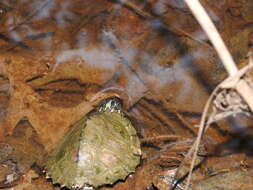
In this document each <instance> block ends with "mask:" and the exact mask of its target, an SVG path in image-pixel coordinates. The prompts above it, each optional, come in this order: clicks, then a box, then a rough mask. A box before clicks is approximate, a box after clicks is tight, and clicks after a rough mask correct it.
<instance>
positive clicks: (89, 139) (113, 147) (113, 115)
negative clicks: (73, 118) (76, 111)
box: [46, 100, 141, 188]
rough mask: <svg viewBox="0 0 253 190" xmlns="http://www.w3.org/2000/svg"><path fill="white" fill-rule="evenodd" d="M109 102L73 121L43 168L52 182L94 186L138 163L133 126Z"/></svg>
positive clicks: (112, 179)
mask: <svg viewBox="0 0 253 190" xmlns="http://www.w3.org/2000/svg"><path fill="white" fill-rule="evenodd" d="M113 101H115V100H110V101H107V103H106V104H103V105H102V106H100V108H99V110H100V111H99V112H96V113H93V114H91V115H89V116H87V117H84V118H83V119H81V120H80V121H78V122H77V123H76V124H74V125H73V126H72V128H71V131H70V132H69V133H68V134H67V135H66V137H65V138H64V139H63V140H62V142H61V143H60V144H59V146H58V147H57V148H56V150H55V151H54V152H53V154H52V155H51V156H50V157H49V159H48V161H47V163H46V171H47V174H48V175H49V176H50V177H51V178H52V181H53V183H54V184H55V183H58V184H60V185H61V186H66V187H68V188H81V187H84V186H85V185H91V186H94V187H98V186H101V185H105V184H113V183H115V182H116V181H117V180H120V179H125V178H126V177H127V176H128V175H129V174H130V173H132V172H134V171H135V168H136V166H137V165H138V164H139V163H140V155H141V149H140V142H139V139H138V137H137V135H136V130H135V128H134V127H133V126H132V124H131V123H130V121H129V120H128V119H127V118H126V117H124V114H123V113H121V112H120V110H119V109H116V107H115V106H118V104H115V102H113ZM117 108H118V107H117Z"/></svg>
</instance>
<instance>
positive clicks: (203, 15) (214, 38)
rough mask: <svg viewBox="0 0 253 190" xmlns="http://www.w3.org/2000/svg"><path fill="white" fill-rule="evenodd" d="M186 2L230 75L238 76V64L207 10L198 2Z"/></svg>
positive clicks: (191, 0)
mask: <svg viewBox="0 0 253 190" xmlns="http://www.w3.org/2000/svg"><path fill="white" fill-rule="evenodd" d="M185 2H186V4H187V5H188V6H189V8H190V9H191V11H192V13H193V15H194V16H195V18H196V19H197V20H198V22H199V24H200V25H201V27H202V28H203V30H204V31H205V32H206V34H207V36H208V37H209V39H210V41H211V43H212V44H213V46H214V48H215V49H216V51H217V53H218V55H219V57H220V59H221V60H222V63H223V65H224V67H225V68H226V70H227V72H228V73H229V75H230V76H232V75H234V74H236V73H237V71H238V69H237V67H236V64H235V62H234V60H233V58H232V56H231V54H230V53H229V51H228V49H227V48H226V45H225V44H224V42H223V40H222V39H221V37H220V35H219V33H218V31H217V29H216V28H215V26H214V24H213V22H212V21H211V19H210V17H209V16H208V14H207V12H206V11H205V9H204V8H203V7H202V5H201V4H200V3H199V1H198V0H185Z"/></svg>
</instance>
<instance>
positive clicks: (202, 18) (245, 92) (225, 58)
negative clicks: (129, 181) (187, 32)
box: [185, 0, 253, 190]
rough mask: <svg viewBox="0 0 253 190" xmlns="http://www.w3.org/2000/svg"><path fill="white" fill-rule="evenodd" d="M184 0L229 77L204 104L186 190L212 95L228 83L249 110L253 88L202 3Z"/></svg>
mask: <svg viewBox="0 0 253 190" xmlns="http://www.w3.org/2000/svg"><path fill="white" fill-rule="evenodd" d="M185 2H186V3H187V5H188V6H189V8H190V9H191V11H192V13H193V14H194V16H195V17H196V19H197V20H198V22H199V23H200V25H201V26H202V28H203V29H204V31H205V32H206V33H207V36H208V37H209V39H210V41H211V42H212V44H213V46H214V47H215V49H216V51H217V53H218V55H219V57H220V59H221V60H222V63H223V65H224V67H225V68H226V70H227V72H228V73H229V75H230V77H229V78H228V79H226V80H224V81H223V82H222V83H221V84H219V85H218V86H217V87H216V88H215V90H214V91H213V92H212V94H211V96H210V97H209V99H208V101H207V103H206V105H205V108H204V112H203V115H202V118H201V122H200V128H199V132H198V137H197V139H196V141H195V143H194V145H193V147H192V149H191V150H190V151H191V152H192V151H193V159H192V162H191V166H190V170H189V176H188V178H187V182H186V186H185V190H188V189H189V185H190V180H191V175H192V171H193V167H194V164H195V160H196V157H197V151H198V147H199V144H200V141H201V137H202V135H203V133H204V132H205V130H206V129H207V127H208V125H206V117H207V113H208V110H209V106H210V104H211V102H212V99H213V97H214V96H215V94H216V93H217V90H218V89H220V88H222V86H224V85H226V84H230V85H231V88H234V89H236V90H237V92H238V93H239V94H240V95H241V96H242V97H243V99H244V100H245V101H246V102H247V104H248V105H249V107H250V109H251V111H253V100H252V99H251V97H252V96H253V90H252V88H251V87H250V86H249V84H248V83H247V82H246V81H245V80H244V79H241V78H240V77H239V76H240V73H242V71H239V72H238V69H237V67H236V65H235V63H234V61H233V58H232V56H231V54H230V53H229V51H228V49H227V48H226V46H225V44H224V42H223V40H222V39H221V37H220V35H219V33H218V31H217V29H216V28H215V26H214V24H213V23H212V21H211V19H210V17H209V16H208V14H207V13H206V11H205V10H204V8H203V7H202V5H201V4H200V3H199V1H198V0H185Z"/></svg>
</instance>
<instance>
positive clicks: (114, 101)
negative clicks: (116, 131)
mask: <svg viewBox="0 0 253 190" xmlns="http://www.w3.org/2000/svg"><path fill="white" fill-rule="evenodd" d="M121 109H122V102H121V100H120V99H119V98H117V97H111V98H108V99H105V100H103V101H102V103H101V104H100V106H99V110H98V111H99V112H105V111H109V112H121Z"/></svg>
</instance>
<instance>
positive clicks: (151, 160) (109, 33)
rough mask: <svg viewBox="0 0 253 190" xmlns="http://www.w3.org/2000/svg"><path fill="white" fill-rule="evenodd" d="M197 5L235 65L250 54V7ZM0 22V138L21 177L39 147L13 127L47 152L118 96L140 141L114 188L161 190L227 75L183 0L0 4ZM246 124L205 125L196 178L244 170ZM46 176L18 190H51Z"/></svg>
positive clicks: (247, 161)
mask: <svg viewBox="0 0 253 190" xmlns="http://www.w3.org/2000/svg"><path fill="white" fill-rule="evenodd" d="M202 3H203V5H205V6H206V7H207V8H208V10H209V14H210V15H211V17H212V19H213V20H214V21H215V24H216V25H217V27H218V29H219V31H220V32H221V35H222V36H223V38H224V40H225V42H226V43H227V45H228V46H229V48H230V49H231V51H232V53H233V56H234V58H235V60H236V61H238V62H239V60H242V59H243V58H244V57H245V55H246V54H247V52H248V50H249V48H250V47H249V46H248V41H249V40H250V39H248V35H249V34H250V33H251V32H252V29H253V28H252V19H251V18H252V17H250V15H252V12H251V11H250V10H251V9H250V8H249V7H252V6H253V5H252V3H251V2H250V1H245V0H241V1H220V0H219V1H218V0H215V1H212V2H211V1H206V0H205V1H204V0H203V1H202ZM0 26H1V27H0V55H1V56H0V98H1V99H0V109H1V110H0V141H1V142H2V141H3V142H5V143H8V144H10V146H16V147H19V151H17V153H15V154H17V155H18V156H15V158H13V159H14V160H16V162H18V163H22V164H21V165H18V166H19V167H22V168H23V170H18V171H22V172H23V173H26V172H27V171H28V170H29V169H30V168H31V166H32V165H33V163H36V164H37V165H39V167H42V165H43V164H41V163H43V161H42V160H43V158H37V157H36V156H33V158H31V160H29V162H22V160H24V159H25V156H26V155H27V154H29V151H33V150H34V149H35V148H36V147H33V146H32V145H31V147H30V146H28V144H29V143H30V141H29V140H26V141H24V142H26V143H25V144H26V146H18V145H17V144H18V143H17V142H16V141H15V138H17V139H19V138H21V137H19V136H18V137H15V135H14V134H16V133H15V131H17V129H18V130H21V132H22V127H21V128H20V127H19V126H20V122H21V123H23V122H25V123H29V130H28V132H27V129H26V128H25V127H24V129H23V133H21V134H24V136H29V134H30V135H31V133H32V134H33V135H32V137H33V138H32V139H36V143H37V144H39V146H40V147H41V149H40V151H41V154H43V155H44V154H45V155H46V154H47V153H48V152H50V151H52V150H53V148H54V147H55V146H56V145H57V143H58V142H59V140H60V139H61V137H62V136H64V135H65V134H66V132H67V131H68V129H69V126H70V125H71V124H73V123H74V122H75V121H77V120H79V119H80V118H81V117H83V116H84V115H85V114H86V113H88V112H89V111H91V110H92V109H93V108H94V107H96V106H97V105H98V103H99V102H100V101H101V100H103V99H105V98H107V97H110V96H118V97H120V98H121V99H122V100H123V103H124V109H125V111H126V113H127V114H128V116H129V118H130V119H131V120H132V122H133V124H134V125H135V127H136V129H137V131H138V134H139V137H140V138H141V139H142V140H143V143H142V146H143V147H142V149H143V163H142V165H141V166H140V167H139V168H138V169H137V172H136V174H135V175H133V176H132V177H131V178H128V179H127V181H126V182H124V183H123V182H121V183H117V184H116V185H115V186H113V188H114V189H133V187H134V188H135V189H137V190H138V189H146V188H151V189H152V188H155V187H157V188H159V189H166V188H168V186H169V185H170V184H169V183H170V182H169V181H170V180H167V179H168V178H171V177H172V176H173V172H172V171H173V170H172V169H175V168H177V166H178V165H179V164H180V162H181V160H182V159H183V157H184V154H185V153H186V152H187V150H188V149H189V147H190V144H187V143H186V144H185V139H191V140H192V139H193V138H194V137H195V136H196V133H197V130H198V128H197V127H196V125H197V124H198V123H199V119H200V116H201V112H202V109H203V106H204V103H205V101H206V100H207V97H208V95H209V94H210V92H211V91H212V89H213V88H214V87H215V85H217V84H218V83H219V82H220V81H221V80H222V79H223V78H224V77H225V76H226V74H225V73H224V69H223V67H222V65H221V64H220V61H219V59H218V58H217V56H216V53H215V51H214V49H213V48H212V46H211V45H210V43H209V42H208V39H207V38H206V36H205V34H204V33H203V32H202V30H201V29H200V27H199V25H198V24H197V22H196V21H195V19H194V18H193V17H192V15H191V13H190V12H189V10H188V8H187V7H186V6H185V5H184V4H183V3H182V2H181V1H172V0H171V1H170V0H169V1H162V0H159V1H156V0H154V1H147V2H143V1H133V2H131V3H127V4H122V2H121V3H119V1H110V0H98V1H92V0H86V1H82V0H74V1H71V0H46V1H45V0H31V1H26V0H22V1H13V0H3V1H1V2H0ZM251 123H252V119H251V118H250V117H247V116H243V115H240V116H238V117H235V118H230V119H228V120H224V121H222V122H219V123H216V124H214V125H212V126H211V127H210V129H209V131H208V132H207V134H206V136H205V138H204V144H205V146H206V149H207V152H208V153H207V155H208V156H206V157H207V158H205V159H203V163H202V165H201V166H200V167H199V169H197V170H196V172H195V174H194V180H196V181H197V180H201V179H203V178H209V177H211V176H214V175H218V174H220V173H223V172H224V171H225V172H230V171H234V170H250V168H251V166H252V164H253V163H252V159H251V154H252V151H251V149H249V148H248V147H250V142H251V139H252V137H251V135H250V134H251V132H250V131H251V130H250V128H249V130H246V131H245V130H243V129H244V128H245V127H250V126H251ZM29 131H30V132H29ZM31 131H32V132H31ZM242 131H243V132H242ZM168 135H174V136H177V138H173V139H171V138H169V137H168ZM151 137H152V138H153V139H151V140H150V139H149V138H151ZM10 139H11V140H10ZM235 139H236V141H235ZM187 142H188V141H187ZM220 145H222V146H220ZM36 146H37V145H36ZM21 147H23V149H26V151H27V152H25V154H24V150H22V148H21ZM24 147H28V148H24ZM20 154H21V155H20ZM8 159H9V158H8ZM8 159H7V158H4V159H2V160H1V159H0V161H1V162H0V163H4V162H5V161H6V160H8ZM15 167H16V166H15ZM11 169H12V168H11V167H10V168H7V169H6V171H11ZM22 172H21V173H22ZM147 173H148V174H147ZM10 174H11V172H10ZM28 174H30V172H28ZM4 175H5V176H6V175H7V174H4ZM231 175H232V174H231ZM228 176H229V175H228ZM4 178H5V177H3V179H4ZM28 178H29V175H28ZM31 178H32V177H31ZM35 178H36V177H35ZM37 178H38V177H37ZM37 178H36V179H37ZM228 178H229V177H228ZM0 179H2V176H1V178H0ZM25 179H26V180H27V178H25ZM29 179H30V178H29ZM43 179H44V178H43V177H41V178H39V180H37V181H36V180H35V181H33V180H30V181H29V180H28V184H23V183H24V181H25V180H24V179H23V181H22V179H20V181H19V182H17V183H16V184H18V185H17V186H15V188H16V189H22V188H23V187H24V186H26V185H27V186H28V187H30V188H31V187H36V188H38V189H39V188H42V187H44V186H43V185H49V186H50V183H48V182H46V181H43ZM228 180H229V179H228ZM0 183H1V182H0ZM3 183H4V182H3ZM29 184H30V185H31V186H29ZM42 184H43V185H42ZM32 185H33V186H32ZM40 185H41V186H40ZM50 187H51V186H50ZM52 188H53V187H52Z"/></svg>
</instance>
